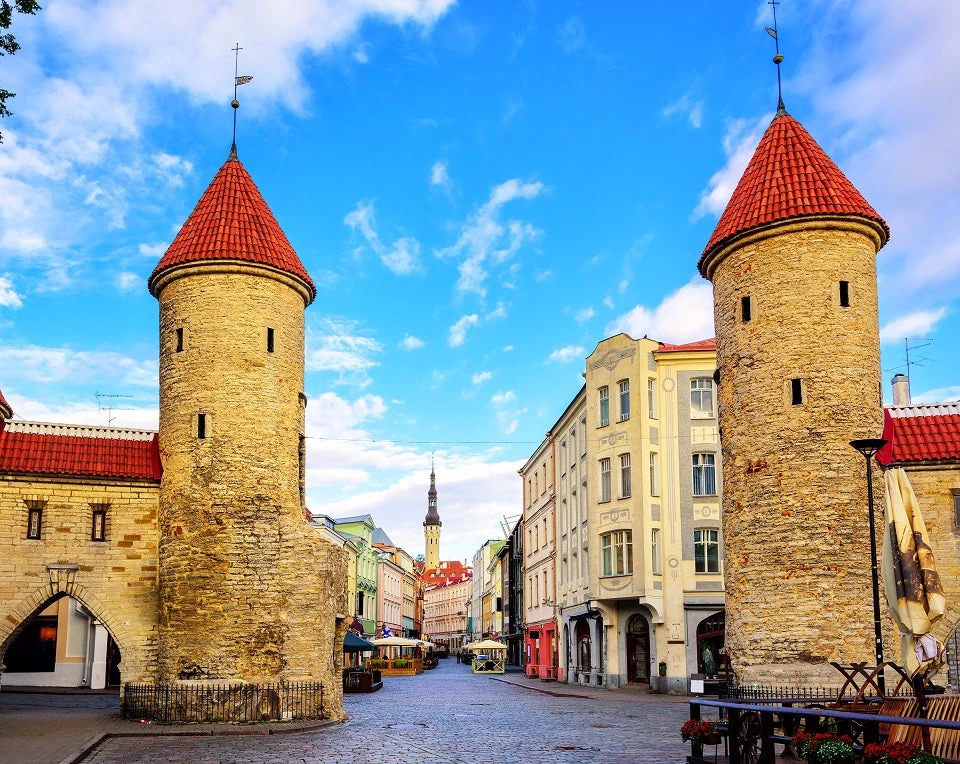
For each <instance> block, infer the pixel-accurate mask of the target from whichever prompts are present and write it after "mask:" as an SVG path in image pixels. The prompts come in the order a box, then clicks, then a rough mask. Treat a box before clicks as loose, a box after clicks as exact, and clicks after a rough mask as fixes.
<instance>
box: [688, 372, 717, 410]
mask: <svg viewBox="0 0 960 764" xmlns="http://www.w3.org/2000/svg"><path fill="white" fill-rule="evenodd" d="M690 418H691V419H713V380H712V379H710V377H696V378H695V379H691V380H690Z"/></svg>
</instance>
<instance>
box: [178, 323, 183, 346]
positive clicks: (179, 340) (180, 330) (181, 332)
mask: <svg viewBox="0 0 960 764" xmlns="http://www.w3.org/2000/svg"><path fill="white" fill-rule="evenodd" d="M177 352H178V353H182V352H183V327H182V326H181V327H180V328H179V329H177Z"/></svg>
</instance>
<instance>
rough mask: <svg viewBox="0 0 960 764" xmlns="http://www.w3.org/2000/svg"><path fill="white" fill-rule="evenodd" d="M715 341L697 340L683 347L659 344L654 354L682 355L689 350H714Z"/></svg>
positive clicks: (712, 339) (667, 343) (665, 343)
mask: <svg viewBox="0 0 960 764" xmlns="http://www.w3.org/2000/svg"><path fill="white" fill-rule="evenodd" d="M716 349H717V340H716V339H715V338H713V337H711V338H710V339H708V340H697V341H696V342H687V343H686V344H684V345H671V344H670V343H669V342H661V343H660V347H658V348H657V349H656V350H654V351H653V352H654V353H684V352H687V351H690V350H716Z"/></svg>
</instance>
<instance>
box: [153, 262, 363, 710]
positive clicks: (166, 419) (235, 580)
mask: <svg viewBox="0 0 960 764" xmlns="http://www.w3.org/2000/svg"><path fill="white" fill-rule="evenodd" d="M297 284H298V282H295V281H294V280H293V279H290V278H288V277H285V276H283V275H282V274H272V273H270V272H267V271H263V270H258V269H257V268H255V267H252V266H245V265H242V264H237V265H232V264H224V263H211V264H204V265H200V266H198V267H196V268H193V269H189V270H187V271H184V272H180V273H178V274H177V277H176V278H175V279H173V280H172V281H168V282H167V283H165V284H163V285H161V287H160V289H159V291H158V299H159V301H160V438H159V445H160V454H161V458H162V459H163V464H164V475H163V481H162V483H161V490H160V503H159V514H160V517H159V525H160V542H159V552H160V570H161V576H160V601H161V608H160V632H161V647H160V654H159V660H160V674H161V677H162V678H163V679H166V680H221V679H232V680H244V681H276V680H278V679H314V680H321V681H323V682H324V685H325V692H324V696H325V705H328V706H329V709H328V710H329V714H330V715H331V716H334V717H336V716H339V715H340V714H341V713H342V710H341V709H340V702H339V693H340V677H339V673H338V672H337V670H336V666H335V665H334V664H335V662H336V660H337V659H338V657H337V656H335V655H334V649H333V645H334V639H335V637H337V636H339V638H340V639H342V633H341V634H339V635H337V634H335V632H336V630H337V629H338V628H340V629H343V628H344V625H342V624H341V625H340V626H339V627H338V625H337V622H336V615H337V614H344V613H345V612H346V578H347V576H346V553H345V552H343V550H342V549H338V548H336V547H335V546H334V545H332V544H330V543H329V542H327V541H325V540H324V539H322V538H321V537H320V536H319V534H317V533H316V531H313V530H312V529H311V528H310V527H309V526H308V525H307V523H306V521H305V520H304V515H303V503H302V499H301V485H302V464H303V461H302V459H303V456H302V452H303V448H304V443H305V442H304V441H303V439H302V436H303V434H304V411H305V407H306V397H305V396H304V394H303V392H302V391H303V368H304V315H303V311H304V296H303V292H302V290H300V289H298V288H297ZM270 330H272V331H270ZM271 336H272V344H271V339H270V338H271ZM178 347H179V348H182V349H179V350H178ZM201 414H202V415H204V418H203V431H202V433H201V431H200V424H199V416H200V415H201ZM201 435H202V437H201ZM327 690H329V691H327Z"/></svg>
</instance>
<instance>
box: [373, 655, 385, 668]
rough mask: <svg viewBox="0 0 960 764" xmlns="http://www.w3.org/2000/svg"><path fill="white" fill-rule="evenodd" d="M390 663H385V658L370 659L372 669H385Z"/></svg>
mask: <svg viewBox="0 0 960 764" xmlns="http://www.w3.org/2000/svg"><path fill="white" fill-rule="evenodd" d="M387 663H388V661H385V660H384V659H383V658H371V659H370V668H372V669H385V668H386V667H387Z"/></svg>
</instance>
